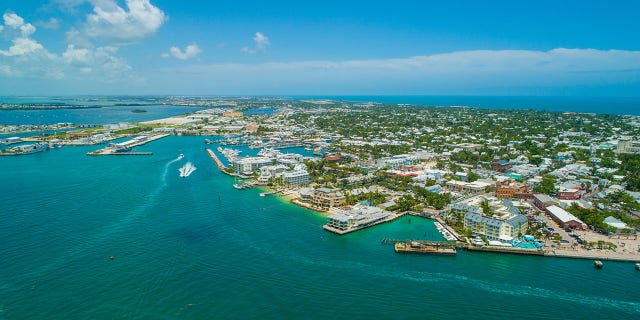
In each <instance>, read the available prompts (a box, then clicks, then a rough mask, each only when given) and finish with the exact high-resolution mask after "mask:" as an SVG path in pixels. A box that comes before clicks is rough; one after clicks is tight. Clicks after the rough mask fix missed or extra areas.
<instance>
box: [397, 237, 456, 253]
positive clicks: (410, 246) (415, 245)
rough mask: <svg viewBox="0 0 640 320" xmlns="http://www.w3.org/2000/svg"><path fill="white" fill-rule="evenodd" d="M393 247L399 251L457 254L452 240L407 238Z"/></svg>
mask: <svg viewBox="0 0 640 320" xmlns="http://www.w3.org/2000/svg"><path fill="white" fill-rule="evenodd" d="M393 247H394V250H395V251H396V252H397V253H418V254H433V255H444V256H455V255H456V245H455V242H450V241H444V242H440V241H420V240H407V241H405V242H398V243H395V244H394V246H393Z"/></svg>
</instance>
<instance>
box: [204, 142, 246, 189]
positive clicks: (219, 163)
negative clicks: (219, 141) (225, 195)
mask: <svg viewBox="0 0 640 320" xmlns="http://www.w3.org/2000/svg"><path fill="white" fill-rule="evenodd" d="M204 149H205V150H206V151H207V153H208V154H209V158H211V160H213V162H215V164H216V166H217V167H218V169H219V170H220V171H221V172H222V173H224V174H226V175H230V176H233V177H237V176H238V175H237V174H235V173H233V172H229V171H227V167H226V166H225V165H224V163H222V161H220V158H218V156H217V155H216V153H215V152H214V151H213V150H211V149H209V148H204ZM234 187H235V186H234ZM236 189H237V188H236Z"/></svg>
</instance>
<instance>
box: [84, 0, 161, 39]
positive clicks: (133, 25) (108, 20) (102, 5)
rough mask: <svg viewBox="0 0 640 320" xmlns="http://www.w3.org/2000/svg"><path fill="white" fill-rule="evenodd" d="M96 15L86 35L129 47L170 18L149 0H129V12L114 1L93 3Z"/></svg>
mask: <svg viewBox="0 0 640 320" xmlns="http://www.w3.org/2000/svg"><path fill="white" fill-rule="evenodd" d="M91 3H92V4H93V5H94V8H93V13H91V14H89V15H87V21H86V23H85V26H84V32H85V33H86V34H87V35H88V36H89V37H90V38H96V39H100V40H104V41H108V42H112V43H116V44H127V43H132V42H136V41H139V40H142V39H144V38H146V37H148V36H150V35H153V34H154V33H155V32H156V31H157V30H158V29H159V28H160V26H162V24H163V23H164V22H165V21H166V20H167V16H166V15H165V14H164V12H163V11H162V10H160V9H159V8H158V7H155V6H154V5H153V4H151V2H150V1H149V0H127V1H126V5H127V9H128V10H125V9H123V8H122V7H120V6H118V4H117V3H116V2H115V1H114V0H91Z"/></svg>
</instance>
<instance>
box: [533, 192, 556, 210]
mask: <svg viewBox="0 0 640 320" xmlns="http://www.w3.org/2000/svg"><path fill="white" fill-rule="evenodd" d="M555 204H558V202H557V201H555V200H553V198H551V197H549V196H548V195H546V194H542V193H537V194H534V195H533V205H535V206H536V208H538V209H540V210H544V209H546V208H547V207H548V206H552V205H555Z"/></svg>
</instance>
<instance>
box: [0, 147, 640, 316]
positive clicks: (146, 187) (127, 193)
mask: <svg viewBox="0 0 640 320" xmlns="http://www.w3.org/2000/svg"><path fill="white" fill-rule="evenodd" d="M204 147H205V144H204V143H203V137H167V138H165V139H161V140H158V141H155V142H152V143H149V144H147V145H145V146H142V147H139V148H137V149H138V150H139V151H153V153H154V154H153V155H152V156H120V157H115V156H112V157H109V156H105V157H89V156H86V155H85V153H86V152H87V151H91V150H94V149H95V148H96V147H65V148H62V149H56V150H50V151H47V152H43V153H39V154H33V155H29V156H20V157H1V158H0V167H1V168H2V170H1V171H0V182H1V183H0V206H1V209H0V319H327V318H331V319H542V318H544V319H640V292H639V291H638V288H640V272H638V271H635V270H634V268H633V264H631V263H615V262H605V266H604V269H602V270H595V269H594V268H593V266H592V261H589V260H571V259H555V258H540V257H524V256H516V255H498V254H481V253H469V252H460V253H459V254H458V255H457V256H456V257H435V256H414V255H401V254H396V253H394V252H393V248H392V247H391V246H389V245H383V244H381V239H382V238H428V239H434V240H440V239H442V238H441V237H440V235H439V234H438V233H437V232H436V230H435V228H434V226H433V224H432V222H431V221H429V220H424V219H419V218H415V217H414V218H411V219H408V218H402V219H400V220H398V221H395V222H392V223H389V224H384V225H379V226H376V227H373V228H370V229H368V230H364V231H360V232H356V233H353V234H350V235H346V236H336V235H333V234H330V233H327V232H325V231H324V230H322V228H321V226H322V225H323V224H324V223H325V219H324V218H323V217H321V216H319V215H317V214H316V213H313V212H309V211H306V210H303V209H301V208H298V207H296V206H293V205H291V204H289V203H287V202H286V201H283V200H280V199H278V198H276V197H274V196H267V197H260V196H259V193H260V190H257V189H256V190H244V191H239V190H235V189H233V188H232V183H233V179H232V178H229V177H227V176H224V175H222V174H221V173H220V172H218V170H217V168H216V167H215V165H214V164H213V162H212V161H211V160H210V159H209V158H208V156H207V154H206V152H205V151H204ZM214 148H215V145H214ZM180 153H184V155H185V157H184V159H182V160H177V159H176V157H177V155H178V154H180ZM187 161H190V162H192V163H193V164H194V165H195V166H196V167H197V170H196V171H195V172H194V173H193V174H192V175H191V176H190V177H188V178H180V177H179V176H178V168H179V167H180V166H182V165H183V164H185V163H186V162H187ZM112 255H113V256H115V259H114V260H113V261H111V260H110V259H109V257H110V256H112Z"/></svg>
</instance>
